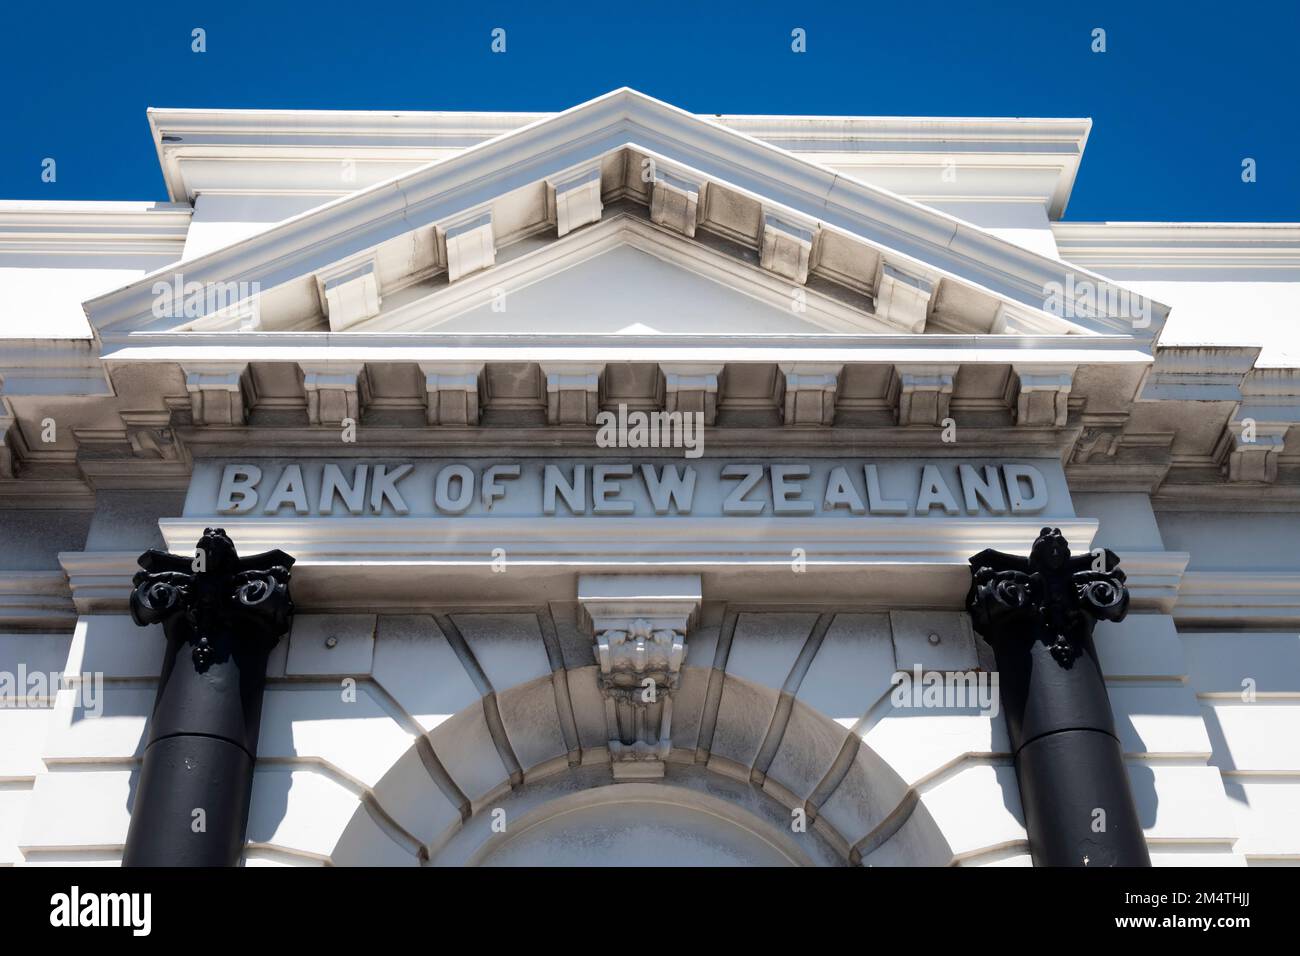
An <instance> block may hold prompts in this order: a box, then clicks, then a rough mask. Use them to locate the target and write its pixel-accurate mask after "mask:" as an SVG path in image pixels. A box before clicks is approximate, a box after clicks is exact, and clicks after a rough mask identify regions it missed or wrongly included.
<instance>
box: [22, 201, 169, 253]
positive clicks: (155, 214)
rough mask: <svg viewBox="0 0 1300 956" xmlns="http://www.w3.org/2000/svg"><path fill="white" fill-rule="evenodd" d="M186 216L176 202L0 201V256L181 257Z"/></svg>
mask: <svg viewBox="0 0 1300 956" xmlns="http://www.w3.org/2000/svg"><path fill="white" fill-rule="evenodd" d="M191 213H192V210H191V209H190V207H189V206H186V205H181V204H177V203H148V202H31V201H0V251H3V252H5V253H6V254H13V253H33V254H40V255H45V254H49V253H62V252H95V253H100V254H110V255H112V254H118V255H138V254H141V253H157V254H162V255H172V256H175V257H176V258H180V253H181V250H182V248H183V247H184V245H185V235H186V232H187V231H188V230H189V226H190V215H191Z"/></svg>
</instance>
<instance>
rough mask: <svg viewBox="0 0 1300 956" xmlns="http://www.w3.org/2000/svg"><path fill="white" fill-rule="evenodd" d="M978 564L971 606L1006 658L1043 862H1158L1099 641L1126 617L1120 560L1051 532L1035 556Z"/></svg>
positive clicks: (1004, 689)
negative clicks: (1100, 632)
mask: <svg viewBox="0 0 1300 956" xmlns="http://www.w3.org/2000/svg"><path fill="white" fill-rule="evenodd" d="M970 568H971V588H970V592H969V593H968V594H967V596H966V607H967V610H969V611H970V614H971V620H972V623H973V624H974V627H975V630H976V632H977V633H978V634H979V635H980V636H981V637H983V638H984V640H985V641H987V642H988V644H989V645H990V646H991V647H992V648H993V653H994V655H995V657H996V659H997V669H998V671H997V676H998V692H999V696H1000V700H1001V704H1002V712H1003V715H1004V718H1005V720H1006V726H1007V733H1008V735H1009V737H1010V739H1011V752H1012V754H1014V756H1015V762H1016V777H1017V780H1018V781H1019V785H1020V803H1021V806H1022V808H1023V810H1024V815H1025V830H1026V831H1027V834H1028V837H1029V851H1030V855H1031V856H1032V857H1033V861H1034V865H1035V866H1150V865H1151V857H1150V855H1149V854H1148V852H1147V845H1146V838H1145V836H1144V835H1143V833H1142V826H1141V822H1140V821H1139V819H1138V813H1137V808H1136V806H1135V804H1134V802H1133V792H1132V788H1131V786H1130V784H1129V777H1128V773H1127V771H1126V770H1125V768H1124V754H1123V751H1122V749H1121V747H1120V742H1119V739H1118V737H1116V735H1115V722H1114V718H1113V717H1112V716H1111V708H1110V697H1109V695H1108V694H1107V693H1106V681H1105V678H1104V676H1103V675H1102V670H1101V665H1100V664H1099V663H1098V660H1097V648H1096V645H1095V644H1094V642H1093V638H1092V634H1093V628H1094V627H1095V626H1096V624H1097V622H1098V621H1112V622H1114V621H1121V620H1123V619H1124V616H1125V615H1126V614H1127V613H1128V603H1129V594H1128V589H1127V587H1126V586H1125V584H1124V581H1125V577H1124V573H1123V572H1122V571H1120V570H1119V558H1118V557H1116V556H1115V554H1114V552H1111V551H1107V550H1104V549H1097V550H1094V551H1091V552H1088V553H1086V554H1082V555H1077V556H1072V555H1071V554H1070V547H1069V543H1068V542H1067V541H1066V540H1065V538H1064V537H1062V535H1061V532H1060V530H1059V529H1057V528H1044V529H1043V530H1042V531H1041V532H1040V534H1039V536H1038V539H1037V540H1036V541H1035V542H1034V545H1033V548H1032V549H1031V551H1030V553H1029V556H1028V557H1022V556H1019V555H1014V554H1006V553H1003V552H1001V551H993V550H989V551H981V552H980V553H979V554H977V555H975V556H974V557H972V558H971V559H970ZM1103 626H1105V625H1103Z"/></svg>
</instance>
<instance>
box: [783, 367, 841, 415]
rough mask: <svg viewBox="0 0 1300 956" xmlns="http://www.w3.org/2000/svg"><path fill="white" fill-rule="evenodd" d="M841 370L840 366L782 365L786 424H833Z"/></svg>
mask: <svg viewBox="0 0 1300 956" xmlns="http://www.w3.org/2000/svg"><path fill="white" fill-rule="evenodd" d="M843 370H844V366H843V365H782V366H781V371H782V372H783V373H784V374H785V403H784V407H785V423H786V424H787V425H830V424H832V423H833V422H834V421H835V394H836V390H837V389H838V387H839V377H840V374H841V372H843Z"/></svg>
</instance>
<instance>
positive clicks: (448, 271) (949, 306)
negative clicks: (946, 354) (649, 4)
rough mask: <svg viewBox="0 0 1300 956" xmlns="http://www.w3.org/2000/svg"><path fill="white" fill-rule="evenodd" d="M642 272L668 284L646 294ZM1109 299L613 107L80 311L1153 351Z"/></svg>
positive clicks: (136, 316)
mask: <svg viewBox="0 0 1300 956" xmlns="http://www.w3.org/2000/svg"><path fill="white" fill-rule="evenodd" d="M602 244H603V245H602ZM615 247H621V250H620V251H617V252H616V251H615ZM633 249H636V250H638V252H633V251H632V250H633ZM638 261H639V262H640V268H631V269H630V268H629V264H630V263H631V262H638ZM670 265H671V266H673V267H675V268H673V270H672V271H671V272H665V271H664V270H665V269H666V268H669V266H670ZM611 269H613V270H614V272H615V273H618V272H620V271H622V272H626V273H627V276H626V279H625V281H626V282H628V283H630V286H629V289H628V291H627V292H626V293H625V294H624V295H622V296H621V297H619V296H618V295H617V294H611V296H610V301H609V302H603V303H600V304H599V305H588V304H587V302H586V300H587V299H590V298H591V289H590V288H587V289H586V290H585V291H583V290H580V289H579V288H578V285H579V284H581V283H582V282H585V283H587V284H588V285H589V284H591V283H595V284H596V286H597V287H599V285H600V284H601V283H607V284H610V285H611V286H613V285H616V280H615V281H611V280H610V278H609V276H608V275H607V273H608V272H609V271H610V270H611ZM566 272H568V273H572V274H571V275H568V276H567V277H566V276H565V273H566ZM657 272H658V273H662V275H665V276H666V275H671V276H672V277H673V278H672V279H671V281H669V280H664V282H663V283H660V284H659V285H656V281H655V275H656V273H657ZM692 274H693V278H688V276H691V275H692ZM543 279H545V280H546V281H545V282H543V281H542V280H543ZM692 283H694V288H695V290H696V291H695V293H694V295H695V296H697V297H698V299H699V304H695V305H693V304H692V303H693V302H694V301H695V300H694V299H692V294H691V293H689V292H686V291H682V292H681V293H680V297H678V298H673V297H677V296H678V292H677V291H676V290H677V287H678V286H681V287H682V288H683V289H685V288H686V287H687V286H690V285H692ZM191 286H192V287H193V288H195V289H200V290H205V289H211V288H213V287H218V288H221V289H223V290H226V294H225V297H224V298H222V297H221V296H218V297H217V299H216V302H217V306H216V307H215V308H211V307H206V306H201V307H200V308H199V309H198V310H197V311H198V312H199V314H197V315H196V314H195V310H191V309H180V308H173V309H171V310H170V311H169V310H162V313H161V314H160V311H159V310H158V309H157V298H158V292H157V290H158V289H160V288H163V289H170V288H175V289H176V290H181V289H182V288H188V287H191ZM1057 288H1059V289H1062V290H1073V289H1075V288H1083V289H1084V291H1085V293H1086V294H1087V296H1088V298H1087V302H1086V303H1080V307H1079V308H1078V309H1075V308H1074V306H1075V305H1076V303H1074V302H1072V301H1064V302H1063V303H1061V304H1063V305H1064V306H1065V308H1064V309H1063V310H1061V309H1057V310H1055V312H1054V310H1053V309H1052V308H1051V305H1050V300H1051V298H1052V296H1053V295H1054V293H1053V292H1052V291H1051V290H1053V289H1057ZM246 290H252V292H251V293H250V295H249V296H247V297H242V298H241V296H243V293H244V291H246ZM524 290H532V291H524ZM232 291H233V296H232V294H231V293H232ZM1116 291H1123V290H1115V289H1114V287H1113V284H1112V283H1109V282H1108V281H1107V280H1105V279H1103V278H1101V277H1099V276H1091V275H1089V274H1085V273H1082V272H1080V271H1079V270H1077V269H1075V268H1073V267H1071V266H1069V265H1067V264H1065V263H1062V262H1060V261H1057V260H1055V259H1052V258H1050V257H1046V256H1042V255H1039V254H1037V253H1034V252H1031V251H1029V250H1026V249H1024V248H1021V247H1019V246H1015V245H1013V244H1011V243H1009V242H1006V241H1005V240H1003V239H1000V238H998V237H996V236H994V235H992V234H991V233H989V232H987V231H985V230H982V229H980V228H978V227H976V226H973V225H971V224H969V223H965V222H963V221H961V220H958V219H955V218H953V217H952V216H949V215H947V214H945V213H942V212H940V211H938V210H935V209H931V208H929V207H926V206H923V205H920V204H918V203H914V202H911V201H909V200H906V199H903V198H901V197H899V196H896V195H894V194H892V193H889V192H888V191H887V190H883V189H880V188H878V187H873V186H869V185H867V184H865V183H861V182H858V181H856V180H852V179H849V178H847V177H843V176H839V175H837V174H835V173H834V172H833V171H831V170H828V169H826V168H824V167H820V166H817V165H816V164H813V163H809V162H807V161H805V160H801V159H798V158H796V157H794V156H792V155H790V154H788V153H786V152H784V151H782V150H780V149H777V148H775V147H772V146H769V145H767V144H764V143H761V142H759V141H757V140H753V139H751V138H749V137H747V136H744V135H743V134H740V133H737V132H735V131H734V130H731V129H727V128H726V127H723V126H721V125H718V124H714V123H711V122H709V121H707V120H704V119H701V118H699V117H697V116H694V115H692V114H688V113H685V112H683V111H681V110H677V109H675V108H674V107H671V106H668V105H667V104H664V103H660V102H658V101H656V100H653V99H650V98H649V97H645V96H643V95H641V94H639V93H636V92H634V91H631V90H619V91H615V92H614V93H611V94H608V95H606V96H604V97H600V98H598V99H596V100H592V101H591V102H589V103H585V104H582V105H581V106H578V107H575V108H574V109H572V110H568V111H566V112H564V113H560V114H557V115H555V116H553V117H548V118H546V119H543V120H540V121H538V122H536V123H533V124H530V125H528V126H525V127H523V128H520V129H517V130H514V131H511V132H509V133H506V134H504V135H502V136H499V137H497V138H495V139H493V140H489V141H487V142H485V143H482V144H480V145H478V146H475V147H473V148H470V149H467V150H465V151H464V152H463V153H461V154H460V155H457V156H455V157H452V158H450V159H447V160H444V161H442V162H439V163H435V164H431V165H429V166H427V167H425V168H423V169H420V170H417V171H415V172H412V173H409V174H406V175H404V176H402V177H400V178H398V179H395V180H393V181H391V182H388V183H382V184H379V185H377V186H373V187H370V188H367V189H364V190H360V191H358V192H357V193H354V194H352V195H350V196H347V197H344V198H342V199H339V200H336V201H334V202H330V203H327V204H325V205H323V206H321V207H318V208H316V209H313V210H311V211H309V212H307V213H304V214H302V215H300V216H297V217H294V218H293V219H290V220H287V221H285V222H283V223H280V224H278V225H276V226H274V227H271V228H269V229H267V230H266V231H264V232H261V233H259V234H257V235H255V236H251V237H248V238H246V239H244V240H242V241H240V242H237V243H234V244H232V245H230V246H227V247H225V248H223V249H219V250H215V251H213V252H210V253H208V254H206V255H204V256H201V257H199V258H196V259H193V260H190V261H188V262H182V263H179V264H177V265H176V266H174V267H171V268H169V269H166V270H161V271H160V272H158V273H155V274H152V275H150V276H146V277H145V278H143V279H141V280H139V281H138V282H135V283H133V284H132V285H130V286H128V287H126V288H124V289H121V290H118V291H117V292H114V293H110V294H108V295H105V296H101V297H99V298H97V299H94V300H92V301H90V302H88V303H86V308H87V313H88V315H89V316H90V318H91V322H92V325H93V326H94V327H95V329H96V331H97V333H98V334H99V335H100V336H101V338H102V339H103V341H104V342H105V344H106V345H108V346H112V345H113V344H114V343H115V342H116V341H120V340H121V339H122V337H123V336H128V335H130V336H133V337H134V338H135V339H136V340H137V342H138V341H139V338H140V336H141V334H144V335H148V334H150V333H166V334H172V333H177V332H182V333H183V332H190V331H195V332H205V333H207V332H221V333H227V332H229V333H238V332H241V331H274V332H295V331H322V330H328V331H332V332H337V333H368V332H396V331H400V332H405V333H415V334H420V333H426V332H427V333H429V334H440V333H451V334H457V335H464V334H474V333H482V332H509V331H512V330H514V329H515V328H519V329H522V330H526V331H529V332H546V333H563V332H565V331H568V330H569V329H572V330H573V331H575V332H583V331H596V330H597V329H599V330H600V331H601V332H602V333H603V334H610V333H614V334H617V333H619V332H621V331H622V330H625V329H635V330H637V331H638V332H639V333H641V334H646V330H647V329H648V330H652V331H653V332H654V333H658V334H664V335H689V334H692V333H693V332H711V333H716V334H727V333H729V332H733V331H734V332H735V333H737V334H741V333H744V334H762V333H763V332H764V331H765V330H768V329H771V330H772V331H774V332H781V333H787V334H801V333H807V334H825V333H827V332H832V333H833V332H841V333H856V334H874V333H881V334H894V335H898V334H905V335H906V334H922V333H929V334H933V333H941V334H950V335H951V334H958V335H966V334H977V335H988V334H1004V333H1005V334H1026V335H1036V336H1066V335H1095V334H1105V335H1127V336H1133V337H1135V338H1138V339H1146V340H1149V339H1150V338H1151V337H1152V336H1154V334H1155V333H1156V332H1157V331H1158V329H1159V327H1160V326H1161V324H1162V323H1163V319H1164V316H1165V314H1166V313H1167V309H1165V308H1164V307H1163V306H1159V304H1158V303H1152V305H1153V306H1154V307H1155V308H1154V316H1153V317H1152V318H1150V319H1149V320H1148V321H1147V322H1146V323H1145V324H1144V325H1143V326H1140V327H1138V328H1136V329H1135V327H1134V324H1133V322H1132V321H1131V320H1130V319H1129V318H1127V317H1125V316H1122V315H1112V314H1109V313H1108V311H1107V305H1106V303H1108V302H1111V301H1118V300H1120V299H1122V298H1123V297H1122V296H1117V295H1115V294H1114V293H1115V292H1116ZM502 292H504V293H505V295H506V298H507V299H509V298H510V296H512V295H513V296H514V298H515V307H516V308H517V311H514V312H512V311H511V307H510V306H509V305H508V306H507V307H506V311H505V312H500V311H497V312H493V311H492V306H491V304H490V302H489V301H488V300H491V299H493V298H499V297H500V294H501V293H502ZM1066 294H1067V296H1068V295H1069V294H1070V293H1066ZM566 296H567V298H568V307H567V309H566V308H565V307H564V306H563V304H562V300H563V299H564V297H566ZM666 296H667V297H669V299H665V298H664V297H666ZM719 296H722V297H724V298H726V297H730V298H728V302H733V301H736V299H735V297H736V296H742V297H748V298H749V299H750V300H754V299H757V300H759V301H760V302H762V303H765V304H766V305H767V306H768V308H766V309H763V308H756V307H755V306H754V305H753V304H752V303H751V304H749V306H748V307H749V309H750V310H751V312H750V315H749V316H748V324H745V323H744V322H742V321H741V318H740V316H739V314H738V313H737V312H736V310H735V309H734V308H732V307H731V306H730V305H719V306H718V307H717V308H716V309H710V308H709V307H708V306H707V305H705V303H708V302H711V301H712V300H713V299H715V298H717V297H719ZM211 298H212V297H211V295H210V294H209V300H211ZM596 298H597V299H598V298H599V296H597V297H596ZM1057 298H1058V299H1059V298H1060V296H1059V295H1057ZM1124 301H1127V299H1125V300H1124ZM615 305H617V306H618V308H617V309H613V308H612V307H613V306H615ZM597 311H601V312H602V314H600V315H597V314H596V312H597ZM110 350H111V349H110Z"/></svg>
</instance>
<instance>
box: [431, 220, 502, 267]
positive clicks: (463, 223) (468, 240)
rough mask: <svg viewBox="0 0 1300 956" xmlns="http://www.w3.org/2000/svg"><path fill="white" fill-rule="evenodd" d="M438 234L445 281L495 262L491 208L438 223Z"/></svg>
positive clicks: (495, 249)
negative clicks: (442, 256) (441, 248)
mask: <svg viewBox="0 0 1300 956" xmlns="http://www.w3.org/2000/svg"><path fill="white" fill-rule="evenodd" d="M437 231H438V237H439V239H440V243H439V244H440V245H441V246H442V247H443V250H444V252H445V257H446V262H447V281H448V282H455V281H456V280H457V279H460V278H461V277H462V276H467V275H469V274H471V273H473V272H478V271H479V270H480V269H486V268H488V267H489V266H491V265H494V264H495V263H496V260H497V247H496V235H495V233H494V232H493V225H492V210H491V209H488V208H482V209H476V210H474V211H473V212H470V213H467V214H465V215H463V216H458V217H456V218H455V219H450V220H448V221H447V222H444V223H439V225H438V227H437Z"/></svg>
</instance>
